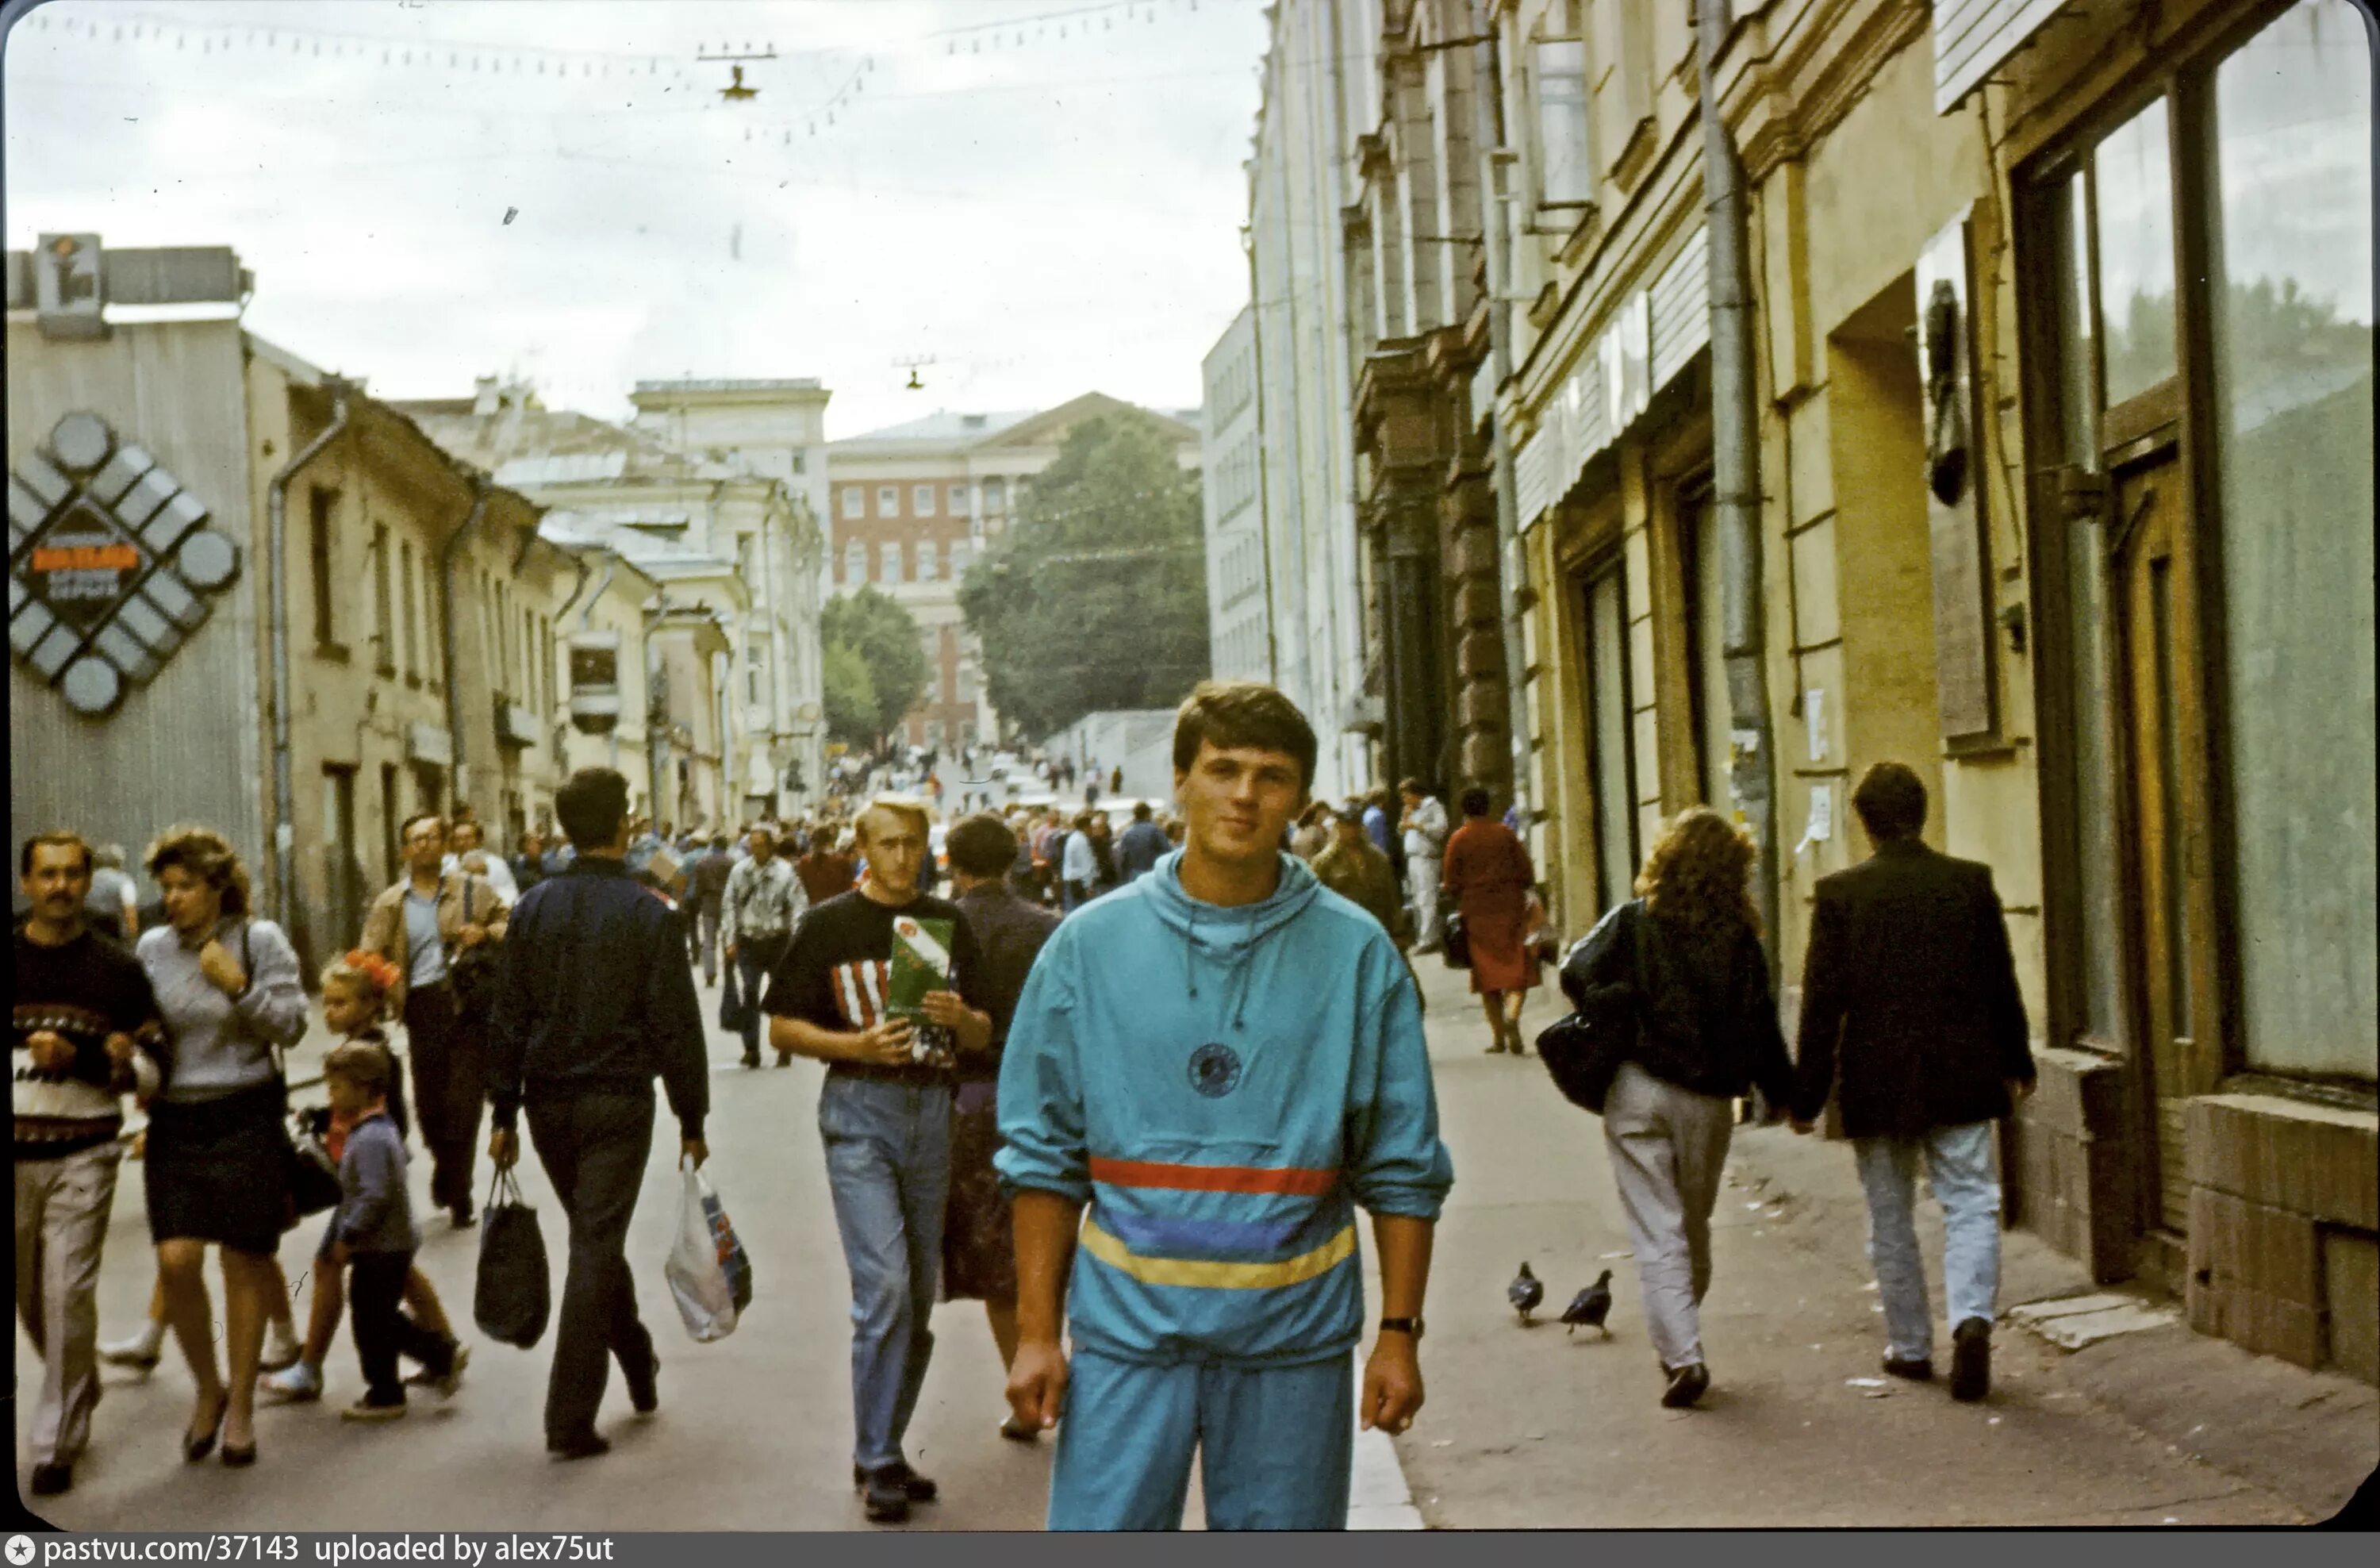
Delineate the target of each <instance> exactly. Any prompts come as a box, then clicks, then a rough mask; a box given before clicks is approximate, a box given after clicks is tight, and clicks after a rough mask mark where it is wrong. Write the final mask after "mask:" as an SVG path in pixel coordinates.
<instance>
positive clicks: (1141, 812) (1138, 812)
mask: <svg viewBox="0 0 2380 1568" xmlns="http://www.w3.org/2000/svg"><path fill="white" fill-rule="evenodd" d="M1153 815H1155V813H1153V812H1152V811H1150V810H1149V808H1148V802H1147V801H1146V800H1142V801H1136V802H1135V803H1134V805H1133V808H1132V820H1134V821H1135V822H1146V821H1147V820H1148V819H1149V818H1150V817H1151V816H1153Z"/></svg>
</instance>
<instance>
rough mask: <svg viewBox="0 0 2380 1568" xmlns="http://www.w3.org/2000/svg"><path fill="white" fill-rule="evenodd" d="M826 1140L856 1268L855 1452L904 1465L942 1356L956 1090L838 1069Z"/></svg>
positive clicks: (830, 1078) (822, 1102) (829, 1090)
mask: <svg viewBox="0 0 2380 1568" xmlns="http://www.w3.org/2000/svg"><path fill="white" fill-rule="evenodd" d="M819 1136H820V1138H821V1139H823V1140H824V1142H825V1144H826V1180H827V1188H828V1191H829V1192H831V1193H832V1195H833V1198H834V1223H835V1229H836V1230H838V1231H840V1232H841V1233H842V1234H843V1257H844V1262H845V1263H847V1264H849V1265H850V1268H851V1408H852V1416H853V1420H854V1422H855V1424H856V1428H857V1440H856V1445H855V1446H854V1448H853V1449H852V1459H853V1461H854V1462H855V1463H856V1464H857V1465H859V1466H860V1468H862V1469H864V1470H874V1469H878V1468H880V1467H882V1466H884V1465H893V1464H898V1463H899V1462H900V1461H901V1458H902V1453H901V1439H902V1437H903V1436H904V1435H905V1433H906V1432H907V1431H908V1429H909V1416H910V1414H911V1413H912V1412H913V1411H915V1410H916V1409H917V1392H918V1390H919V1389H921V1388H922V1387H924V1386H925V1381H926V1363H927V1362H928V1360H929V1359H930V1358H931V1357H932V1355H933V1352H934V1333H933V1327H932V1322H933V1315H934V1294H935V1286H936V1283H937V1282H938V1279H939V1271H940V1270H941V1261H942V1209H943V1205H944V1204H945V1202H946V1201H947V1200H948V1199H949V1197H950V1190H951V1091H950V1090H949V1089H947V1088H912V1087H910V1086H908V1085H906V1084H893V1083H884V1082H880V1081H875V1080H870V1079H867V1078H860V1077H855V1076H850V1075H848V1074H844V1073H832V1072H831V1073H829V1074H828V1075H827V1080H826V1087H825V1088H824V1089H822V1090H821V1091H820V1094H819Z"/></svg>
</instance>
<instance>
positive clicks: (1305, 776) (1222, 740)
mask: <svg viewBox="0 0 2380 1568" xmlns="http://www.w3.org/2000/svg"><path fill="white" fill-rule="evenodd" d="M1209 742H1211V743H1212V744H1213V745H1214V746H1215V747H1216V748H1219V749H1229V748H1234V747H1242V746H1249V747H1256V748H1260V749H1262V750H1266V751H1279V752H1282V753H1285V754H1286V755H1288V756H1290V757H1292V758H1294V759H1295V760H1296V761H1297V784H1298V788H1299V789H1301V790H1305V789H1310V788H1312V787H1313V785H1314V760H1315V757H1316V754H1317V753H1318V751H1319V750H1320V749H1321V748H1320V746H1319V744H1318V742H1317V741H1316V740H1315V738H1314V726H1313V725H1312V724H1310V723H1306V722H1305V714H1304V713H1301V712H1299V711H1297V704H1296V703H1294V702H1292V701H1291V700H1290V699H1288V698H1286V697H1284V696H1282V695H1281V693H1280V692H1279V691H1277V690H1275V689H1274V688H1273V687H1269V686H1267V685H1265V684H1264V683H1263V682H1262V681H1200V682H1199V683H1198V685H1197V687H1196V689H1195V690H1193V691H1192V692H1191V693H1190V695H1189V697H1188V698H1187V699H1184V701H1183V704H1182V707H1181V711H1179V712H1178V713H1176V714H1175V715H1174V720H1173V771H1174V772H1177V773H1186V772H1189V771H1190V768H1191V765H1192V764H1193V763H1195V762H1196V761H1197V760H1198V748H1199V747H1200V746H1202V745H1204V744H1207V743H1209Z"/></svg>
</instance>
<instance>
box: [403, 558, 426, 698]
mask: <svg viewBox="0 0 2380 1568" xmlns="http://www.w3.org/2000/svg"><path fill="white" fill-rule="evenodd" d="M397 560H398V563H399V565H401V566H402V568H403V570H402V572H401V574H400V582H401V585H402V587H403V589H404V591H405V641H404V645H403V647H404V656H403V662H404V665H405V678H406V680H407V682H408V683H410V684H412V685H416V686H418V685H419V684H420V682H421V623H420V621H419V620H418V619H416V618H415V616H414V608H413V541H411V540H409V539H408V540H403V541H399V542H398V544H397Z"/></svg>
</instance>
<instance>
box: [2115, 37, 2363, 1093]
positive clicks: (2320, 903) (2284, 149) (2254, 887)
mask: <svg viewBox="0 0 2380 1568" xmlns="http://www.w3.org/2000/svg"><path fill="white" fill-rule="evenodd" d="M2362 44H2363V31H2362V26H2361V24H2360V20H2359V18H2357V17H2356V15H2355V13H2354V11H2353V10H2352V9H2350V7H2349V6H2346V5H2343V4H2340V3H2339V0H2303V3H2301V4H2299V5H2298V6H2294V7H2292V8H2291V9H2289V11H2287V12H2285V13H2283V14H2282V15H2281V16H2280V17H2279V18H2277V19H2276V20H2275V21H2274V22H2273V23H2272V25H2270V26H2269V27H2267V28H2265V30H2264V31H2262V32H2260V33H2258V34H2257V35H2256V36H2255V37H2254V38H2253V40H2251V41H2250V42H2249V43H2248V44H2247V46H2246V47H2244V48H2242V49H2240V51H2239V52H2238V53H2237V54H2235V55H2231V56H2230V58H2228V59H2227V60H2225V61H2224V62H2223V63H2222V65H2221V66H2219V67H2216V72H2215V91H2214V103H2213V108H2214V121H2215V123H2214V127H2213V134H2212V135H2211V136H2210V137H2209V138H2207V139H2206V140H2205V141H2204V143H2202V144H2201V145H2204V146H2206V147H2207V148H2208V150H2209V158H2208V164H2209V166H2208V167H2207V168H2206V169H2205V174H2206V184H2207V195H2208V199H2209V201H2210V202H2211V203H2212V208H2213V210H2212V212H2210V213H2209V218H2210V221H2211V224H2212V226H2213V227H2214V229H2215V231H2216V232H2215V234H2214V236H2213V239H2212V243H2211V244H2210V245H2209V246H2208V248H2207V253H2208V261H2209V263H2210V265H2209V269H2208V270H2209V272H2210V273H2211V274H2212V275H2211V277H2210V278H2209V281H2208V285H2207V286H2208V291H2209V294H2210V296H2211V298H2210V300H2209V306H2210V309H2209V311H2208V314H2209V316H2210V318H2211V320H2212V325H2213V330H2212V333H2211V334H2210V335H2211V337H2212V346H2213V358H2214V364H2213V367H2212V368H2213V372H2214V378H2213V379H2214V390H2215V397H2214V419H2213V423H2214V427H2215V448H2216V489H2217V491H2218V492H2219V495H2220V504H2221V509H2222V525H2221V529H2220V535H2221V552H2220V553H2221V569H2222V576H2223V592H2222V594H2221V596H2220V597H2221V603H2222V606H2223V614H2222V630H2223V635H2222V639H2221V640H2222V647H2223V662H2222V666H2221V668H2220V671H2219V674H2220V675H2221V677H2222V679H2223V681H2224V683H2225V686H2226V687H2227V688H2228V689H2227V690H2226V693H2225V695H2226V696H2227V698H2228V704H2227V707H2228V713H2227V717H2228V722H2229V733H2230V746H2229V748H2228V751H2229V755H2230V757H2231V758H2232V759H2233V763H2232V766H2231V769H2230V772H2229V781H2228V782H2229V793H2230V798H2231V809H2232V817H2233V821H2234V823H2235V825H2236V832H2235V840H2236V842H2235V845H2234V851H2233V853H2234V864H2233V868H2232V869H2233V876H2232V884H2233V887H2234V888H2235V890H2236V893H2237V898H2238V903H2239V910H2238V922H2239V935H2240V942H2239V944H2238V960H2239V966H2240V975H2239V987H2240V995H2239V999H2238V1000H2239V1018H2240V1040H2241V1043H2242V1045H2243V1046H2244V1048H2245V1055H2246V1057H2247V1060H2248V1063H2249V1064H2250V1065H2251V1066H2261V1067H2267V1068H2277V1069H2280V1070H2283V1071H2291V1072H2304V1073H2332V1074H2347V1075H2354V1076H2360V1077H2362V1078H2363V1079H2364V1080H2365V1081H2367V1082H2368V1081H2369V1080H2370V1079H2371V1077H2372V1076H2373V1072H2374V1034H2373V1028H2372V1020H2373V1016H2374V1014H2375V1012H2380V944H2375V941H2374V930H2373V926H2372V908H2373V906H2374V903H2375V902H2380V882H2375V878H2374V858H2373V833H2374V823H2373V796H2372V778H2373V772H2374V755H2373V719H2372V714H2373V702H2374V682H2373V652H2374V640H2373V639H2374V626H2373V606H2372V580H2373V541H2372V491H2373V471H2372V452H2373V410H2372V383H2373V369H2372V353H2373V336H2372V332H2373V310H2372V142H2371V137H2372V107H2373V105H2372V66H2371V56H2370V55H2368V54H2367V53H2366V52H2365V51H2364V49H2363V47H2362ZM2167 275H2168V276H2170V272H2168V274H2167ZM2113 336H2114V332H2113V328H2112V326H2111V327H2110V329H2109V337H2110V340H2111V344H2112V339H2113ZM2111 361H2112V352H2111ZM2109 373H2110V376H2111V377H2112V375H2113V373H2114V372H2113V370H2112V368H2111V370H2110V372H2109ZM2313 671H2320V672H2322V674H2321V675H2320V677H2319V678H2311V679H2310V678H2308V673H2309V672H2313Z"/></svg>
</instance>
